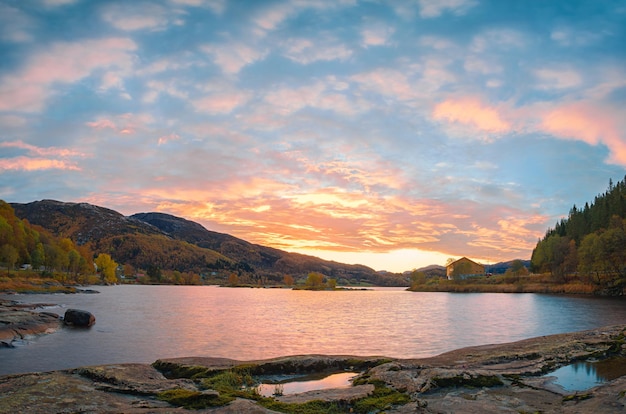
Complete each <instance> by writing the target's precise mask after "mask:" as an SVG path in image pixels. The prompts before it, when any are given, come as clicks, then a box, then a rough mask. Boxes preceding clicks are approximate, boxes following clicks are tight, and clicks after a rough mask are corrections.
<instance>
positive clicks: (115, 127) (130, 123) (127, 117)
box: [85, 113, 154, 135]
mask: <svg viewBox="0 0 626 414" xmlns="http://www.w3.org/2000/svg"><path fill="white" fill-rule="evenodd" d="M153 122H154V118H153V117H152V115H150V114H133V113H126V114H121V115H117V116H114V117H111V118H100V119H97V120H95V121H89V122H86V123H85V125H86V126H88V127H89V128H91V129H92V130H94V131H107V130H111V131H113V132H114V133H115V134H117V135H134V134H136V133H138V132H145V131H147V130H148V129H149V125H150V124H152V123H153Z"/></svg>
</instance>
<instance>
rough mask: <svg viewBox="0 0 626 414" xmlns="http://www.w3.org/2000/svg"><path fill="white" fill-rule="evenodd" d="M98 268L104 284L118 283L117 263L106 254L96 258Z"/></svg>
mask: <svg viewBox="0 0 626 414" xmlns="http://www.w3.org/2000/svg"><path fill="white" fill-rule="evenodd" d="M95 262H96V266H98V271H99V272H100V277H101V279H102V281H103V282H104V283H117V275H116V274H115V271H116V270H117V263H115V260H113V259H112V258H111V256H109V255H108V254H106V253H100V254H99V255H98V257H96V260H95Z"/></svg>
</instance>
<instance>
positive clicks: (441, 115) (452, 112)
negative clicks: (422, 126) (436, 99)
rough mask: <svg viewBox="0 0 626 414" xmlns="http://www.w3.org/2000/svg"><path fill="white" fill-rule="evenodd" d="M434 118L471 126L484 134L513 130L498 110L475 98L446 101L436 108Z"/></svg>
mask: <svg viewBox="0 0 626 414" xmlns="http://www.w3.org/2000/svg"><path fill="white" fill-rule="evenodd" d="M433 118H434V119H436V120H439V121H448V122H451V123H460V124H463V125H469V126H471V127H473V128H475V129H477V130H480V131H484V132H491V133H504V132H508V131H510V130H511V125H510V124H509V123H508V122H506V121H505V120H503V119H502V118H501V116H500V113H499V112H498V110H497V109H496V108H493V107H489V106H486V105H483V103H482V102H480V101H479V100H478V99H474V98H463V99H449V100H446V101H444V102H442V103H440V104H438V105H437V106H435V109H434V110H433Z"/></svg>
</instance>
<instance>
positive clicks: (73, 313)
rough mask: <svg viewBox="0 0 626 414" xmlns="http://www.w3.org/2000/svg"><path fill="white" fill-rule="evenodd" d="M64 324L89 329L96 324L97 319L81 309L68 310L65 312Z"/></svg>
mask: <svg viewBox="0 0 626 414" xmlns="http://www.w3.org/2000/svg"><path fill="white" fill-rule="evenodd" d="M63 322H64V323H65V324H66V325H70V326H78V327H83V328H88V327H90V326H91V325H93V324H94V323H96V317H95V316H93V315H92V314H91V313H90V312H87V311H84V310H80V309H68V310H66V311H65V316H64V317H63Z"/></svg>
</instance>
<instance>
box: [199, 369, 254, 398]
mask: <svg viewBox="0 0 626 414" xmlns="http://www.w3.org/2000/svg"><path fill="white" fill-rule="evenodd" d="M254 385H256V381H255V380H254V378H252V376H251V375H250V374H249V373H248V372H246V371H240V372H238V371H235V370H228V371H223V372H220V373H218V374H216V375H213V376H212V377H210V378H205V379H203V380H202V387H203V388H205V389H211V390H215V391H217V392H219V393H220V394H223V395H227V396H231V397H240V398H248V399H258V397H259V394H258V392H257V390H256V388H255V387H254Z"/></svg>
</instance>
